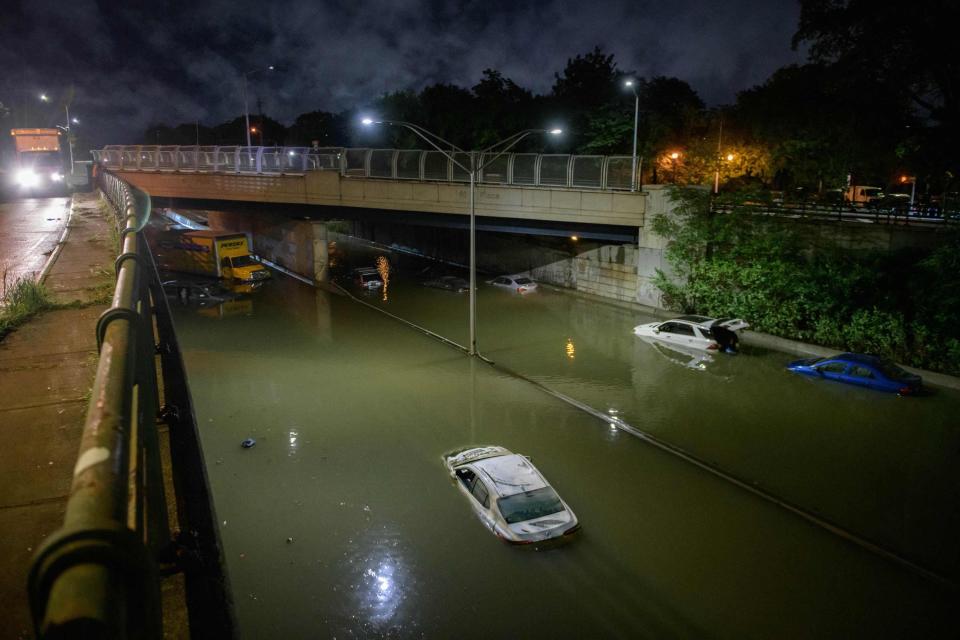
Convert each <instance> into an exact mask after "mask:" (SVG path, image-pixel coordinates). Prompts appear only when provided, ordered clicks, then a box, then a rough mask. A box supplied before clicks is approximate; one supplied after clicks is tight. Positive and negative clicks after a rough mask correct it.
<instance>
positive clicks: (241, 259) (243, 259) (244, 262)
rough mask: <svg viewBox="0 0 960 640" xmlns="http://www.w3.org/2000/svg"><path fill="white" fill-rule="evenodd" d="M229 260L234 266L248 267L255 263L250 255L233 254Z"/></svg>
mask: <svg viewBox="0 0 960 640" xmlns="http://www.w3.org/2000/svg"><path fill="white" fill-rule="evenodd" d="M230 260H231V262H233V266H235V267H249V266H250V265H254V264H257V263H256V262H254V261H253V258H251V257H250V256H233V257H232V258H230Z"/></svg>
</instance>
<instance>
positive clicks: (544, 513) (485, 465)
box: [443, 446, 580, 544]
mask: <svg viewBox="0 0 960 640" xmlns="http://www.w3.org/2000/svg"><path fill="white" fill-rule="evenodd" d="M443 461H444V464H445V465H446V467H447V470H448V471H449V472H450V475H451V477H453V479H454V482H455V484H456V485H457V488H459V489H460V491H461V492H462V493H463V494H464V495H466V496H467V500H469V502H470V506H472V507H473V510H474V511H475V512H476V514H477V515H478V516H479V517H480V520H481V522H483V524H484V525H486V527H487V528H488V529H490V530H491V531H492V532H493V533H494V534H496V535H497V537H499V538H501V539H503V540H505V541H506V542H513V543H519V544H529V543H532V542H540V541H543V540H550V539H553V538H559V537H562V536H566V535H570V534H572V533H574V532H575V531H577V530H578V529H579V528H580V524H579V523H578V522H577V517H576V516H575V515H574V514H573V511H571V510H570V507H568V506H567V503H565V502H564V501H563V500H561V499H560V496H558V495H557V492H556V491H554V490H553V487H551V486H550V485H549V484H548V483H547V481H546V480H545V479H544V477H543V476H542V475H541V474H540V472H539V471H537V469H536V467H534V466H533V464H532V463H531V462H530V460H529V459H528V458H526V457H525V456H521V455H517V454H515V453H511V452H510V451H508V450H507V449H504V448H503V447H496V446H485V447H471V448H469V449H462V450H459V451H455V452H453V453H449V454H447V455H445V456H444V459H443Z"/></svg>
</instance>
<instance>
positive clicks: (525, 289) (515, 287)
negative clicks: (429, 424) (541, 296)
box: [487, 275, 537, 293]
mask: <svg viewBox="0 0 960 640" xmlns="http://www.w3.org/2000/svg"><path fill="white" fill-rule="evenodd" d="M487 284H492V285H493V286H495V287H500V288H501V289H509V290H510V291H516V292H517V293H532V292H534V291H536V290H537V283H536V282H534V281H533V280H531V279H530V278H529V277H527V276H524V275H513V276H500V277H497V278H494V279H493V280H488V281H487Z"/></svg>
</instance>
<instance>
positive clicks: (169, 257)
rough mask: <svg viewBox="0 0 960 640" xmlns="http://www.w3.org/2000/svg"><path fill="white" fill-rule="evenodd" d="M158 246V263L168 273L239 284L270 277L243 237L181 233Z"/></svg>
mask: <svg viewBox="0 0 960 640" xmlns="http://www.w3.org/2000/svg"><path fill="white" fill-rule="evenodd" d="M159 245H160V246H159V251H158V252H157V262H158V263H159V265H160V268H161V269H165V270H167V271H179V272H181V273H193V274H197V275H202V276H210V277H214V278H223V279H224V280H239V281H242V282H254V281H260V280H265V279H267V278H269V277H270V270H269V269H267V268H266V267H265V266H263V265H262V264H261V263H260V262H258V261H257V260H255V259H254V257H253V256H252V255H251V254H250V245H249V242H248V241H247V235H246V234H244V233H223V232H217V231H184V232H181V233H172V234H169V235H168V236H166V237H164V238H162V239H161V240H160V243H159Z"/></svg>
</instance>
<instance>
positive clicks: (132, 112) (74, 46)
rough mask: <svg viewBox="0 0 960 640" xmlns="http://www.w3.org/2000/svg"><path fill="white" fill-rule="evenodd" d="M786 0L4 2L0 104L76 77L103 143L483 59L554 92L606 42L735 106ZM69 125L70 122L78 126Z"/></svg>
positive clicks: (473, 65)
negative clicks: (576, 59)
mask: <svg viewBox="0 0 960 640" xmlns="http://www.w3.org/2000/svg"><path fill="white" fill-rule="evenodd" d="M798 15H799V5H798V4H797V2H796V1H795V0H729V1H727V2H724V3H715V2H706V1H699V2H697V1H696V0H674V1H673V2H645V1H642V0H641V1H638V0H633V1H630V0H590V1H587V2H563V1H560V0H553V1H549V0H546V1H544V0H541V1H538V2H515V1H511V2H499V1H495V0H487V1H485V2H470V1H461V2H436V1H435V2H431V1H427V0H390V1H387V0H379V1H373V2H366V1H360V0H349V1H337V2H333V1H330V2H317V1H314V2H309V1H305V0H304V1H297V2H272V3H271V2H250V1H249V0H229V1H227V0H212V1H206V2H204V1H197V2H182V1H179V0H177V1H173V2H136V1H132V2H106V1H101V2H96V1H93V0H72V1H70V2H65V1H60V2H58V1H56V0H29V1H16V2H13V3H12V4H11V3H10V2H7V3H5V8H4V14H3V16H2V18H0V20H2V22H0V68H2V69H3V70H4V73H3V76H2V80H0V101H2V102H3V103H4V104H6V105H7V106H8V107H12V108H13V109H14V111H13V113H12V114H11V115H10V116H9V117H7V118H5V119H4V120H3V121H2V122H3V124H4V125H5V126H4V128H9V127H10V126H15V124H16V123H15V122H14V120H15V118H16V117H17V114H18V113H22V112H23V109H24V108H27V109H37V111H36V112H35V115H37V116H38V117H40V118H41V119H44V120H45V122H44V123H43V124H46V125H53V124H62V121H63V116H62V113H63V112H62V107H61V108H59V109H58V108H56V107H55V106H49V105H48V106H44V105H42V104H40V103H39V102H38V101H37V99H36V96H37V95H38V94H39V93H40V92H41V91H45V92H47V93H48V94H49V95H50V96H51V97H52V98H53V99H54V101H55V102H57V101H60V100H62V99H63V96H64V95H65V94H66V92H67V90H68V89H67V88H68V87H69V86H70V85H73V86H74V87H75V97H74V99H73V102H72V105H71V115H75V116H76V117H78V118H79V119H80V120H81V126H82V127H83V129H84V133H85V135H84V137H85V138H87V139H88V140H89V141H90V142H91V143H92V144H94V145H96V146H99V145H102V144H107V143H136V142H139V141H140V138H141V137H142V135H143V131H144V129H146V127H147V126H149V125H150V124H154V123H159V122H162V123H167V124H177V123H180V122H193V121H196V120H199V121H200V122H201V123H202V124H206V125H213V124H217V123H220V122H222V121H224V120H228V119H230V118H232V117H234V116H236V115H238V114H240V113H242V111H243V99H242V94H241V74H242V73H243V72H244V71H249V70H252V69H257V68H260V67H266V66H267V65H269V64H274V65H276V67H277V70H276V71H275V72H266V73H258V74H254V75H252V76H251V79H250V94H251V100H250V101H251V112H254V111H256V100H257V97H260V99H261V100H262V104H263V110H264V112H265V113H266V114H268V115H270V116H271V117H274V118H275V119H277V120H280V121H281V122H283V123H285V124H290V123H291V122H292V121H293V119H294V118H295V117H296V116H297V114H300V113H303V112H307V111H313V110H318V109H319V110H325V111H339V110H342V109H346V108H351V107H356V106H361V105H363V104H365V103H367V102H369V101H370V100H372V99H374V98H376V97H377V96H378V95H380V94H382V93H384V92H386V91H395V90H400V89H420V88H422V87H423V86H425V85H428V84H432V83H434V82H451V83H454V84H458V85H461V86H464V87H470V86H472V85H474V84H476V82H477V81H478V80H479V78H480V74H481V72H482V71H483V69H485V68H488V67H490V68H495V69H499V70H500V71H501V72H502V73H503V74H504V75H505V76H507V77H510V78H512V79H514V80H515V81H516V82H517V83H518V84H520V85H521V86H524V87H526V88H529V89H531V90H533V91H534V92H537V93H545V92H548V91H549V90H550V88H551V86H552V85H553V81H554V73H557V72H560V71H562V69H563V67H564V65H565V64H566V60H567V59H568V58H570V57H572V56H575V55H577V54H581V53H586V52H588V51H590V50H591V49H592V48H593V47H594V46H597V45H600V46H601V47H603V49H604V50H605V51H606V52H607V53H613V54H614V55H615V60H616V62H617V63H618V68H619V69H621V70H625V71H635V72H636V73H637V74H638V75H639V76H642V77H652V76H655V75H667V76H677V77H679V78H681V79H683V80H686V81H687V82H689V83H690V84H691V85H692V86H693V88H694V89H695V90H696V91H697V92H698V93H699V94H700V96H701V97H702V98H703V99H704V100H705V102H707V104H709V105H716V104H723V103H729V102H732V101H733V100H734V97H735V94H736V92H737V91H739V90H741V89H745V88H748V87H750V86H753V85H755V84H758V83H761V82H763V81H764V80H766V79H767V78H768V77H769V75H770V74H771V73H772V72H773V71H774V70H775V69H777V68H778V67H780V66H782V65H784V64H789V63H792V62H799V61H801V58H802V55H801V54H799V53H797V52H794V51H792V50H791V49H790V38H791V36H792V35H793V33H794V31H795V30H796V27H797V18H798ZM78 133H80V132H79V131H78Z"/></svg>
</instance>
